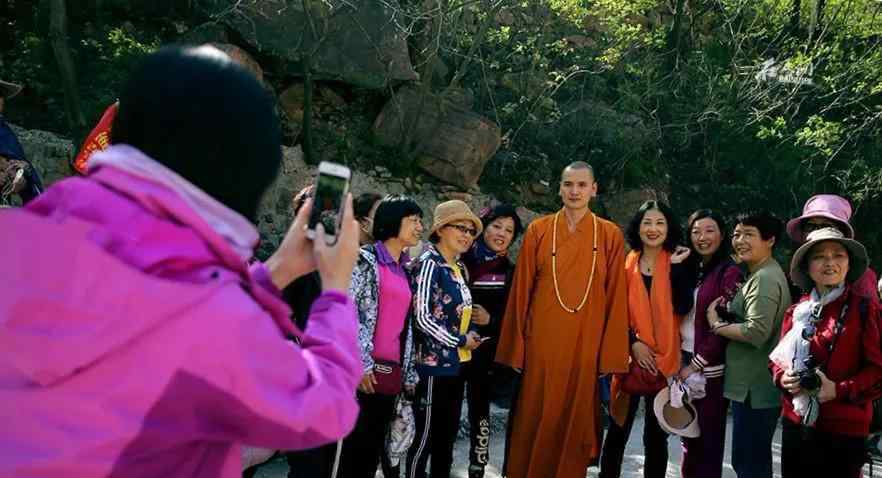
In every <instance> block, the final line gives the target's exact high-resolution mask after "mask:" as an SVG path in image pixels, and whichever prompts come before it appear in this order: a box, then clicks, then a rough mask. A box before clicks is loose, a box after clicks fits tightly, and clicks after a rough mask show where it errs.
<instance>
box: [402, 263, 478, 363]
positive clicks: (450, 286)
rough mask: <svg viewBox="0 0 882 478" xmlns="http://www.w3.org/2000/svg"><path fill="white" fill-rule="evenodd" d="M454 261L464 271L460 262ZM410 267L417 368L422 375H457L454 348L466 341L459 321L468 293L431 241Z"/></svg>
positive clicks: (469, 300)
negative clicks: (413, 291)
mask: <svg viewBox="0 0 882 478" xmlns="http://www.w3.org/2000/svg"><path fill="white" fill-rule="evenodd" d="M457 265H458V266H459V268H460V271H461V273H462V274H467V271H466V268H465V265H463V263H462V262H458V263H457ZM412 267H413V271H414V274H413V281H414V285H413V289H414V290H415V291H416V293H415V294H414V296H413V300H414V303H413V307H412V309H411V310H412V311H413V314H414V322H413V323H414V325H415V328H416V334H415V342H416V361H417V370H418V371H419V372H420V373H421V374H424V375H434V376H440V375H446V376H451V375H458V374H459V366H460V363H459V362H460V359H459V354H458V353H457V348H459V347H462V346H463V345H465V344H466V336H465V335H463V334H461V333H460V325H461V323H462V316H463V312H464V311H465V310H466V308H471V306H472V294H471V292H469V288H468V286H467V285H466V282H465V280H463V278H460V277H457V276H456V274H455V273H454V270H453V267H451V265H450V264H448V263H447V261H446V260H445V259H444V256H442V255H441V253H439V252H438V250H437V249H435V247H434V246H432V245H430V246H428V247H427V249H426V251H425V252H423V253H422V255H420V257H419V259H418V260H417V261H415V262H414V264H413V265H412Z"/></svg>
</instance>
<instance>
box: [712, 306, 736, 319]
mask: <svg viewBox="0 0 882 478" xmlns="http://www.w3.org/2000/svg"><path fill="white" fill-rule="evenodd" d="M714 310H715V311H716V312H717V316H719V317H720V320H722V321H724V322H734V321H735V314H733V313H732V312H729V305H728V303H726V302H723V301H720V302H719V303H718V304H717V306H716V307H715V308H714Z"/></svg>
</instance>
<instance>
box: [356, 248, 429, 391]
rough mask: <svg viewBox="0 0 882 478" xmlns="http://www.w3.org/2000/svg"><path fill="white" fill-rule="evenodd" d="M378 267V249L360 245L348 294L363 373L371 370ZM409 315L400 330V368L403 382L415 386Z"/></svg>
mask: <svg viewBox="0 0 882 478" xmlns="http://www.w3.org/2000/svg"><path fill="white" fill-rule="evenodd" d="M378 267H379V265H378V262H377V251H376V248H375V247H374V245H373V244H368V245H366V246H362V248H361V250H360V251H359V258H358V262H357V263H356V264H355V269H353V271H352V280H351V282H350V285H349V296H350V297H352V300H353V302H355V306H356V308H357V309H358V343H359V347H360V348H361V363H362V365H363V366H364V371H365V373H367V372H370V371H372V370H373V369H374V358H373V357H372V356H371V353H372V352H373V351H374V332H375V331H376V329H377V317H378V316H379V296H380V291H379V283H380V282H379V275H380V274H379V270H378V269H377V268H378ZM411 323H412V315H411V314H410V313H408V317H407V319H405V324H404V331H403V332H402V346H401V370H402V377H403V379H404V385H416V384H417V382H418V381H419V376H418V375H417V373H416V369H415V368H414V360H413V359H414V351H413V327H412V326H411Z"/></svg>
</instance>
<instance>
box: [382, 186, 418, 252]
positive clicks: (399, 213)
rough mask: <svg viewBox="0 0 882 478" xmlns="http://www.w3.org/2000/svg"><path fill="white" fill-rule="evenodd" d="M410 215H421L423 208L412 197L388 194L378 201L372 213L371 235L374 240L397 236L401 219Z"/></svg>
mask: <svg viewBox="0 0 882 478" xmlns="http://www.w3.org/2000/svg"><path fill="white" fill-rule="evenodd" d="M410 216H419V217H423V210H422V208H420V206H419V204H417V203H416V201H414V200H413V199H411V198H410V197H408V196H404V195H402V194H390V195H388V196H386V197H384V198H383V199H382V200H381V201H380V205H379V206H377V213H376V214H375V215H374V229H373V231H372V232H371V235H372V236H373V237H374V240H376V241H385V240H387V239H390V238H393V237H397V236H398V233H400V232H401V221H402V220H403V219H404V218H406V217H410Z"/></svg>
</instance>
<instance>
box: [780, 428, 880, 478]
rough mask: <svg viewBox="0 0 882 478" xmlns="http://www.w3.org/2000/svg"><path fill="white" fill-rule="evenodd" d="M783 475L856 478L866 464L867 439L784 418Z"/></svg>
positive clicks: (792, 476)
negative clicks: (825, 430) (865, 445)
mask: <svg viewBox="0 0 882 478" xmlns="http://www.w3.org/2000/svg"><path fill="white" fill-rule="evenodd" d="M781 428H782V430H781V476H782V477H783V478H806V477H807V476H825V477H833V476H837V477H838V476H841V477H843V478H857V477H859V476H861V468H862V467H863V465H864V458H865V453H864V440H865V438H864V437H853V436H847V435H839V434H836V433H827V432H821V431H818V430H816V429H813V428H806V427H803V426H800V425H797V424H795V423H793V422H791V421H790V420H788V419H787V418H782V419H781Z"/></svg>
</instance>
